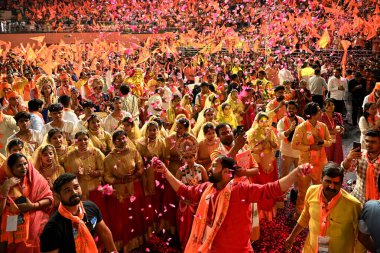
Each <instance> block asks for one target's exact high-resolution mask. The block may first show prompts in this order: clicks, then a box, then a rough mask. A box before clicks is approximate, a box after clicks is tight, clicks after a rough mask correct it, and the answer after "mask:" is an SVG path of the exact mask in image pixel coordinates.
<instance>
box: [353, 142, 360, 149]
mask: <svg viewBox="0 0 380 253" xmlns="http://www.w3.org/2000/svg"><path fill="white" fill-rule="evenodd" d="M361 147H362V144H361V143H360V142H358V141H354V142H353V143H352V148H353V149H357V148H361Z"/></svg>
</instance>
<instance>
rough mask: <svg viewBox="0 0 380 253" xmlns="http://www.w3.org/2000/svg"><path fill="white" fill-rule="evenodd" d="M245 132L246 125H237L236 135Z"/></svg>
mask: <svg viewBox="0 0 380 253" xmlns="http://www.w3.org/2000/svg"><path fill="white" fill-rule="evenodd" d="M241 134H245V130H244V126H237V127H236V135H241Z"/></svg>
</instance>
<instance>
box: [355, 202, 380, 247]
mask: <svg viewBox="0 0 380 253" xmlns="http://www.w3.org/2000/svg"><path fill="white" fill-rule="evenodd" d="M379 217H380V201H378V200H370V201H368V202H366V203H365V204H364V207H363V210H362V216H361V217H360V225H359V229H360V232H362V233H363V234H367V235H371V237H372V239H373V240H374V242H375V245H376V252H378V253H380V218H379Z"/></svg>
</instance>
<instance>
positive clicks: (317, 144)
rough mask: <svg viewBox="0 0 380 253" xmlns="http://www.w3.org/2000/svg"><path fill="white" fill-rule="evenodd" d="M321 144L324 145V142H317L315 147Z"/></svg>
mask: <svg viewBox="0 0 380 253" xmlns="http://www.w3.org/2000/svg"><path fill="white" fill-rule="evenodd" d="M323 144H325V142H324V141H318V143H317V145H323Z"/></svg>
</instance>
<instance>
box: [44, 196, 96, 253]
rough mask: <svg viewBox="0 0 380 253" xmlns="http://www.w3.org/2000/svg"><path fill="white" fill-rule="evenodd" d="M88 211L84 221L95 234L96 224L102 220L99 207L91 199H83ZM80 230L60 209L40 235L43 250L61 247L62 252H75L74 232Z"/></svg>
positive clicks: (85, 208)
mask: <svg viewBox="0 0 380 253" xmlns="http://www.w3.org/2000/svg"><path fill="white" fill-rule="evenodd" d="M82 203H83V206H84V210H85V211H86V214H85V216H84V217H83V221H84V222H85V223H86V225H87V227H88V228H89V230H90V232H91V234H92V235H93V233H94V229H95V227H96V225H97V224H98V223H99V222H101V221H102V215H101V213H100V211H99V208H98V207H97V206H96V205H95V203H93V202H91V201H83V202H82ZM77 232H78V231H77V229H76V228H74V229H73V226H72V222H71V220H69V219H66V218H65V217H63V216H62V215H61V214H60V213H59V212H58V211H57V212H56V213H55V214H53V216H52V217H50V219H49V222H48V223H47V224H46V226H45V228H44V231H43V232H42V234H41V236H40V241H41V246H40V249H41V251H42V252H48V251H53V250H56V249H59V252H60V253H75V242H74V234H76V233H77Z"/></svg>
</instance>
